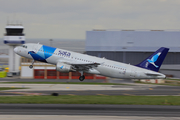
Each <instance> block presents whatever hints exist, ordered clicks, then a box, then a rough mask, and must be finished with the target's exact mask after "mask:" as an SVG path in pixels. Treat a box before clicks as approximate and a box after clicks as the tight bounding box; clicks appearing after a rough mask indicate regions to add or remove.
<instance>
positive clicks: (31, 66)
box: [29, 60, 35, 69]
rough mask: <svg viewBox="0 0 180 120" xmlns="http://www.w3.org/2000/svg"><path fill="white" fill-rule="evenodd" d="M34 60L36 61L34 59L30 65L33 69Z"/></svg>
mask: <svg viewBox="0 0 180 120" xmlns="http://www.w3.org/2000/svg"><path fill="white" fill-rule="evenodd" d="M34 62H35V61H34V60H33V61H32V64H31V65H30V66H29V68H30V69H32V68H33V64H34Z"/></svg>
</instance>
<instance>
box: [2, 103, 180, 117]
mask: <svg viewBox="0 0 180 120" xmlns="http://www.w3.org/2000/svg"><path fill="white" fill-rule="evenodd" d="M179 113H180V106H157V105H82V104H79V105H78V104H0V114H1V115H100V116H152V117H180V114H179Z"/></svg>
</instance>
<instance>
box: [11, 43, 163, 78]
mask: <svg viewBox="0 0 180 120" xmlns="http://www.w3.org/2000/svg"><path fill="white" fill-rule="evenodd" d="M24 45H26V46H27V48H25V47H20V46H19V47H17V48H16V49H15V50H14V51H15V52H16V53H17V54H18V55H20V56H23V57H26V58H30V59H34V58H33V57H32V56H31V55H30V54H28V52H29V51H34V52H35V53H38V54H44V52H46V53H45V54H48V55H49V56H50V57H48V58H47V59H46V62H47V63H50V64H53V65H57V63H58V62H68V63H77V64H83V63H100V65H98V66H97V67H93V68H91V69H89V70H88V71H84V72H86V73H92V74H99V75H103V76H107V77H113V78H127V79H159V78H165V75H164V74H161V73H158V72H154V71H151V70H147V69H143V68H140V67H136V66H133V65H130V64H125V63H121V62H115V61H112V60H108V59H104V58H98V57H94V56H90V55H86V54H80V53H76V52H72V51H67V50H63V49H59V48H54V49H55V50H54V52H53V53H51V52H50V51H48V49H47V50H42V49H41V48H42V45H41V44H24ZM64 53H65V54H64ZM35 60H37V61H38V58H36V59H35ZM147 73H150V74H151V75H149V74H147Z"/></svg>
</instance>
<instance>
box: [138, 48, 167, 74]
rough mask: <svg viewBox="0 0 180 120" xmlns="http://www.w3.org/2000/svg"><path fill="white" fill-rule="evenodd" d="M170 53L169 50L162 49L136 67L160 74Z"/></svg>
mask: <svg viewBox="0 0 180 120" xmlns="http://www.w3.org/2000/svg"><path fill="white" fill-rule="evenodd" d="M168 51H169V48H165V47H161V48H159V49H158V50H157V51H156V52H154V53H153V54H152V55H150V56H149V57H148V58H146V59H145V60H144V61H142V62H141V63H139V64H138V65H136V66H138V67H141V68H145V69H148V70H152V71H156V72H158V71H159V69H160V67H161V65H162V63H163V61H164V59H165V57H166V55H167V53H168Z"/></svg>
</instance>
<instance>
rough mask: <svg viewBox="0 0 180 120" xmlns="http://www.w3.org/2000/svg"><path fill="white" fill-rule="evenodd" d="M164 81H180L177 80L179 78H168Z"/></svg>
mask: <svg viewBox="0 0 180 120" xmlns="http://www.w3.org/2000/svg"><path fill="white" fill-rule="evenodd" d="M164 80H177V81H180V79H177V78H166V79H164Z"/></svg>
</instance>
